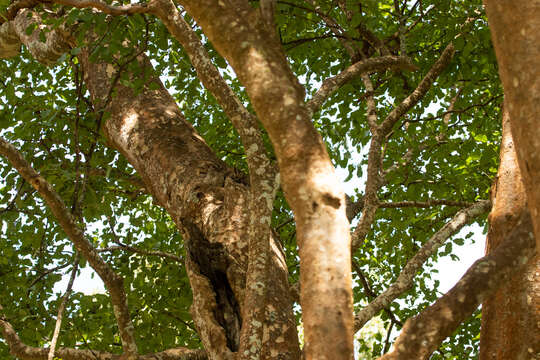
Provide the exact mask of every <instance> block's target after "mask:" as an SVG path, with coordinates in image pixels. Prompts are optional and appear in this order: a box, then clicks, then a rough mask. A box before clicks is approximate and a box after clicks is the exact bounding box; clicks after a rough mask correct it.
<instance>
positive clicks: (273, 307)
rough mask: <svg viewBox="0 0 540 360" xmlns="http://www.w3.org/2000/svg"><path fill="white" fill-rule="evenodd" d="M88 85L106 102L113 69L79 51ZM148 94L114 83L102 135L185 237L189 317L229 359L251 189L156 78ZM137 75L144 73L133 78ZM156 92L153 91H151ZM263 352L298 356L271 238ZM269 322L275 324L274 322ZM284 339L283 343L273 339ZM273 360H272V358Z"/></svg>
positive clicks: (242, 286) (234, 345)
mask: <svg viewBox="0 0 540 360" xmlns="http://www.w3.org/2000/svg"><path fill="white" fill-rule="evenodd" d="M80 58H81V63H82V64H83V68H84V73H85V82H86V84H87V86H88V88H89V90H90V93H91V96H92V99H93V102H94V103H95V104H99V103H102V102H103V99H105V98H106V97H107V94H108V92H109V88H110V86H111V82H112V81H113V79H112V78H113V77H114V75H113V72H112V71H113V69H111V65H110V64H103V63H102V64H96V63H91V62H90V61H88V57H87V54H86V53H85V52H83V53H82V56H80ZM137 61H139V63H140V65H141V69H142V72H144V71H146V72H147V73H149V74H150V76H149V81H148V82H147V83H146V84H145V87H144V89H143V91H142V92H141V93H140V94H139V95H135V94H134V92H133V89H130V88H127V87H125V86H122V85H117V87H116V88H115V90H116V91H117V94H118V95H117V96H115V97H114V98H112V101H111V102H110V105H108V107H107V111H108V112H110V117H109V118H108V119H107V121H106V122H105V124H104V125H103V130H104V133H105V137H106V138H107V140H108V141H109V142H110V144H111V145H112V146H114V147H115V148H117V149H118V150H119V151H120V152H121V153H122V154H124V156H126V158H127V159H128V160H129V162H130V163H131V164H132V165H133V166H134V167H135V169H136V170H137V172H138V174H139V175H140V176H141V178H142V179H143V181H144V183H145V185H146V187H147V189H148V190H149V192H150V193H151V194H152V195H153V196H154V198H155V199H156V201H157V202H158V203H159V204H160V205H161V206H163V207H164V208H165V209H166V210H167V211H168V213H169V214H170V215H171V217H172V219H173V220H174V221H175V223H176V224H177V226H178V228H179V229H180V231H181V232H182V235H183V237H184V239H185V241H186V245H187V256H186V268H187V271H188V275H189V277H190V282H191V287H192V289H193V296H194V301H193V305H192V315H193V318H194V321H195V324H196V326H197V329H198V332H199V335H200V337H201V340H202V342H203V344H204V347H205V349H206V350H207V353H208V356H209V358H210V359H232V358H234V352H236V351H237V350H238V345H239V340H240V339H239V335H240V330H241V327H242V316H241V314H243V312H244V298H245V291H246V270H247V264H248V258H247V250H248V246H249V239H248V234H247V231H248V227H249V221H250V213H249V211H248V210H249V209H248V201H249V199H248V196H249V187H248V185H246V183H245V182H246V181H245V179H244V177H243V176H242V175H240V174H238V173H237V172H236V171H234V169H231V168H229V167H227V165H226V164H225V163H224V162H222V161H221V160H219V159H218V158H217V157H216V156H215V154H214V153H213V151H212V150H211V149H210V148H209V147H208V145H206V143H205V142H204V140H203V139H202V138H201V137H200V136H199V135H198V134H197V132H196V131H195V129H194V128H193V127H192V126H191V124H189V123H188V122H187V121H186V120H185V119H184V117H183V115H182V114H181V112H180V110H179V109H178V106H177V105H176V103H175V101H174V99H173V98H172V97H171V96H170V95H169V93H168V92H167V90H166V89H165V88H164V87H163V85H162V84H161V82H160V81H159V79H158V78H157V77H156V76H155V75H154V74H152V72H153V69H152V67H151V65H150V63H149V61H148V60H147V59H146V58H143V57H140V58H139V59H138V60H137ZM130 76H133V77H137V76H142V74H130ZM151 87H154V88H156V89H154V90H152V89H151ZM272 241H273V242H272V246H271V251H272V254H271V261H270V264H269V265H268V266H269V274H270V278H271V279H273V280H274V281H272V282H270V284H269V285H268V290H267V292H268V293H267V296H268V298H269V299H270V301H268V305H267V309H266V311H267V313H268V314H269V316H267V320H268V321H269V323H267V324H264V326H265V327H266V329H267V331H268V333H269V335H270V337H269V339H267V340H266V342H265V345H266V346H265V347H264V351H265V352H266V354H267V355H268V354H270V353H272V354H274V355H275V356H274V358H277V359H298V358H299V346H298V338H297V333H296V323H295V319H294V315H293V313H292V301H291V299H290V296H289V292H288V280H287V275H288V272H287V267H286V265H285V260H284V258H283V254H282V252H281V250H280V245H279V243H277V242H276V241H275V240H274V239H272ZM270 319H272V320H271V321H270ZM278 336H281V337H282V338H281V340H282V341H279V340H276V339H277V337H278ZM267 358H268V357H267Z"/></svg>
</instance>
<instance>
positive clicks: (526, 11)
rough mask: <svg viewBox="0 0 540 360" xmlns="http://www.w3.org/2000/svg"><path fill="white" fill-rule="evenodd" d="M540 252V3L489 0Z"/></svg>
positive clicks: (495, 45)
mask: <svg viewBox="0 0 540 360" xmlns="http://www.w3.org/2000/svg"><path fill="white" fill-rule="evenodd" d="M484 4H485V7H486V13H487V16H488V20H489V27H490V29H491V34H492V40H493V45H494V47H495V53H496V55H497V62H498V64H499V74H500V76H501V81H502V84H503V88H504V96H505V104H506V106H507V108H508V113H509V115H510V123H511V126H512V135H513V139H514V141H515V144H516V152H517V159H518V163H519V167H520V170H521V174H522V176H523V183H524V184H525V193H526V194H527V200H528V201H527V203H528V206H529V209H530V211H531V216H532V218H533V224H534V232H535V234H536V248H537V249H538V250H540V191H539V190H538V189H540V127H539V126H538V114H539V113H540V46H538V44H539V43H540V2H539V1H536V0H535V1H530V0H515V1H514V0H484Z"/></svg>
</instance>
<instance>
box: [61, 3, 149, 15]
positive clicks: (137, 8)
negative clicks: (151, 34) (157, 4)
mask: <svg viewBox="0 0 540 360" xmlns="http://www.w3.org/2000/svg"><path fill="white" fill-rule="evenodd" d="M54 2H55V3H57V4H62V5H67V6H71V7H75V8H79V9H85V8H94V9H96V10H99V11H102V12H104V13H106V14H109V15H133V14H142V13H148V12H149V10H148V7H147V4H145V3H140V4H131V5H117V6H115V5H109V4H107V3H106V2H105V1H101V0H54Z"/></svg>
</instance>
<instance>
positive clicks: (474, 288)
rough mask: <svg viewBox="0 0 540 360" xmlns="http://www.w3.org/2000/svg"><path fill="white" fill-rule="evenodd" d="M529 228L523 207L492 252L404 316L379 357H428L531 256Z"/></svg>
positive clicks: (532, 246)
mask: <svg viewBox="0 0 540 360" xmlns="http://www.w3.org/2000/svg"><path fill="white" fill-rule="evenodd" d="M532 229H533V228H532V222H531V216H530V214H529V212H528V211H524V212H523V213H522V214H521V216H520V219H519V221H518V223H517V224H516V226H515V228H514V230H513V231H512V233H511V234H510V235H509V236H508V238H507V239H506V240H504V242H503V243H502V244H501V245H499V246H498V247H497V248H496V249H495V250H494V251H493V253H491V254H490V255H487V256H484V257H483V258H481V259H479V260H477V261H476V262H475V263H474V264H473V265H472V266H471V267H470V268H469V270H467V272H466V273H465V275H464V276H463V277H462V278H461V280H459V282H458V283H457V284H456V286H454V287H453V288H452V289H451V290H450V291H449V292H447V293H446V294H445V295H444V296H442V297H441V298H440V299H439V300H437V301H436V302H435V304H433V305H431V306H430V307H428V308H426V309H425V310H424V311H422V312H421V313H420V314H419V315H417V316H415V317H414V318H411V319H409V320H407V322H406V323H405V325H404V326H403V329H402V331H401V335H400V336H399V337H398V339H397V341H396V343H395V344H394V350H393V351H392V352H391V353H388V354H386V355H384V356H382V357H381V358H380V359H379V360H398V359H407V360H416V359H428V358H429V357H430V355H431V354H432V353H433V352H434V351H435V350H436V349H437V348H438V347H439V345H440V343H441V342H442V341H443V340H444V339H445V338H446V337H447V336H450V335H451V334H452V333H453V332H454V331H455V329H456V328H457V327H458V326H459V324H461V323H462V322H463V321H464V320H465V319H466V318H467V317H468V316H470V315H471V314H472V313H473V312H474V310H476V309H477V308H478V305H480V303H482V301H484V300H485V299H486V298H487V297H488V296H489V295H490V294H491V293H492V292H494V291H495V290H497V288H498V287H499V286H500V285H501V284H503V283H505V282H506V281H508V280H509V279H510V278H511V276H512V275H513V274H515V273H516V272H517V271H519V270H521V269H523V268H524V267H525V265H526V264H527V263H528V261H529V260H530V259H531V258H532V257H533V256H534V254H535V245H536V243H535V238H534V235H533V232H532ZM531 331H533V330H531Z"/></svg>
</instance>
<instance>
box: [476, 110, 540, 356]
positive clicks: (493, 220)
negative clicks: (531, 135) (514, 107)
mask: <svg viewBox="0 0 540 360" xmlns="http://www.w3.org/2000/svg"><path fill="white" fill-rule="evenodd" d="M500 158H501V162H500V165H499V172H498V174H497V179H496V181H495V183H494V185H493V189H492V202H493V208H492V211H491V213H490V215H489V231H488V236H487V240H486V253H487V254H490V253H492V252H493V251H494V250H495V249H496V248H497V246H499V244H500V243H501V242H502V241H503V240H504V239H505V238H507V237H508V235H509V233H510V232H511V231H512V229H513V228H514V226H515V225H516V223H517V221H518V219H519V218H520V216H521V214H522V213H523V212H525V211H526V207H527V201H526V194H525V188H524V185H523V181H522V179H521V173H520V170H519V166H518V162H517V159H516V152H515V147H514V142H513V140H512V134H511V132H510V119H509V114H508V111H507V107H506V106H505V107H504V110H503V137H502V142H501V152H500ZM529 231H531V232H532V231H533V229H532V228H531V229H529ZM539 355H540V257H539V256H538V254H537V255H536V256H535V257H533V258H532V259H531V260H530V261H529V262H528V264H527V266H526V267H525V269H523V270H522V271H519V272H518V273H516V274H515V275H514V276H513V278H512V280H511V281H509V282H507V283H505V284H503V285H502V286H501V287H500V288H499V290H498V291H497V292H496V293H495V294H494V295H492V296H491V297H490V298H489V299H488V300H487V301H485V302H484V303H483V304H482V330H481V336H480V360H514V359H515V360H518V359H532V358H535V356H539Z"/></svg>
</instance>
